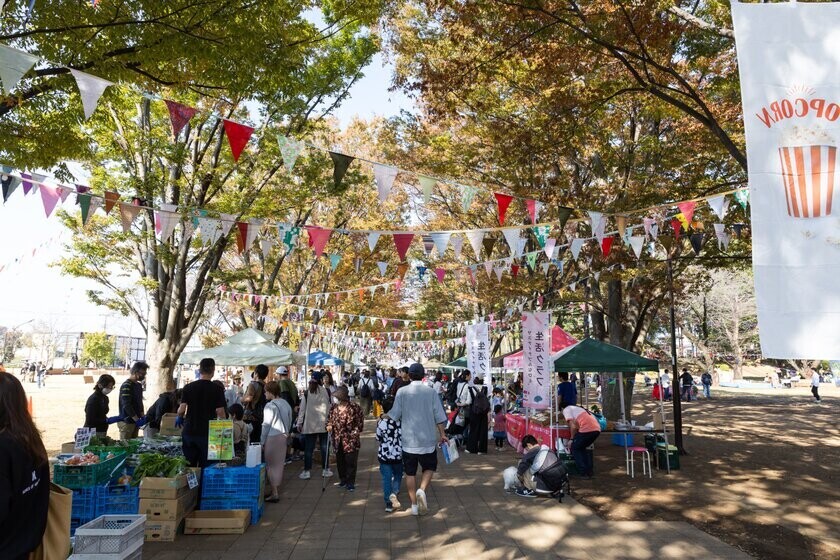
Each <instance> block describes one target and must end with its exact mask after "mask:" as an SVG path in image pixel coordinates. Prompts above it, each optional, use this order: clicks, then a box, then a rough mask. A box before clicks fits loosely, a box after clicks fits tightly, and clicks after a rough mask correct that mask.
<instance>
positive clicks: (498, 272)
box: [493, 266, 505, 282]
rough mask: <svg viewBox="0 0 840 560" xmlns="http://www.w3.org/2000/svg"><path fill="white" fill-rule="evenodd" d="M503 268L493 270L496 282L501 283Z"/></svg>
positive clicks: (498, 267)
mask: <svg viewBox="0 0 840 560" xmlns="http://www.w3.org/2000/svg"><path fill="white" fill-rule="evenodd" d="M504 271H505V267H504V266H497V267H495V268H494V269H493V272H495V273H496V280H497V281H499V282H501V281H502V273H504Z"/></svg>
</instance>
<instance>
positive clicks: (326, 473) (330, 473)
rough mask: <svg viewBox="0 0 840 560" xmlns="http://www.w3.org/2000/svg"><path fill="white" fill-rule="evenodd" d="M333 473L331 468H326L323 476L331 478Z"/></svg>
mask: <svg viewBox="0 0 840 560" xmlns="http://www.w3.org/2000/svg"><path fill="white" fill-rule="evenodd" d="M332 475H333V472H332V471H331V470H330V469H324V471H323V472H322V473H321V476H323V477H324V478H329V477H331V476H332Z"/></svg>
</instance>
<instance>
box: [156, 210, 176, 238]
mask: <svg viewBox="0 0 840 560" xmlns="http://www.w3.org/2000/svg"><path fill="white" fill-rule="evenodd" d="M180 219H181V215H180V214H178V205H177V204H167V203H162V204H161V205H160V210H158V211H156V212H155V230H156V231H157V233H158V235H159V236H160V239H161V241H163V240H166V239H169V237H170V236H171V235H172V232H174V231H175V226H176V225H177V224H178V221H179V220H180Z"/></svg>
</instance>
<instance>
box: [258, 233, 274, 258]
mask: <svg viewBox="0 0 840 560" xmlns="http://www.w3.org/2000/svg"><path fill="white" fill-rule="evenodd" d="M273 246H274V243H273V242H272V241H271V239H267V238H265V237H263V238H262V239H260V248H261V249H262V253H263V257H265V258H268V254H269V253H271V248H272V247H273Z"/></svg>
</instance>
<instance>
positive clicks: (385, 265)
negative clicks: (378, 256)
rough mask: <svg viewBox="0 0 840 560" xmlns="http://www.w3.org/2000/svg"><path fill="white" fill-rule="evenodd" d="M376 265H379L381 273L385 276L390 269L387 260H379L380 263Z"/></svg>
mask: <svg viewBox="0 0 840 560" xmlns="http://www.w3.org/2000/svg"><path fill="white" fill-rule="evenodd" d="M376 266H378V267H379V275H380V276H385V271H387V270H388V263H387V262H385V261H379V262H378V263H376Z"/></svg>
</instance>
